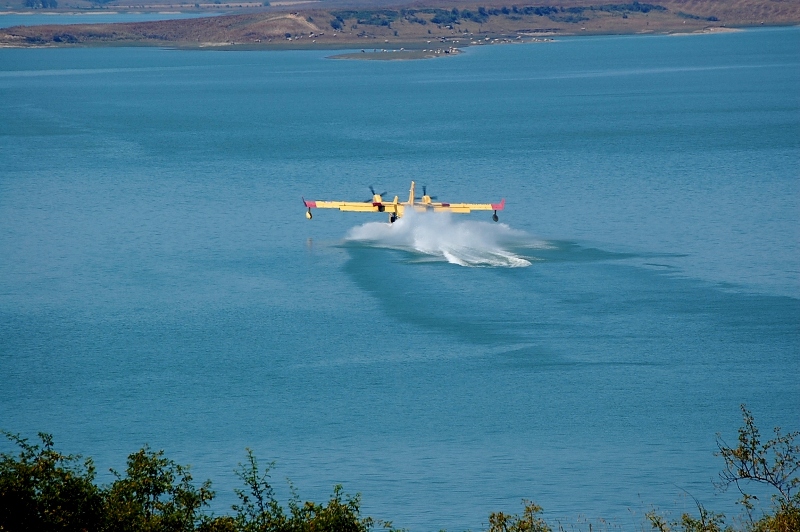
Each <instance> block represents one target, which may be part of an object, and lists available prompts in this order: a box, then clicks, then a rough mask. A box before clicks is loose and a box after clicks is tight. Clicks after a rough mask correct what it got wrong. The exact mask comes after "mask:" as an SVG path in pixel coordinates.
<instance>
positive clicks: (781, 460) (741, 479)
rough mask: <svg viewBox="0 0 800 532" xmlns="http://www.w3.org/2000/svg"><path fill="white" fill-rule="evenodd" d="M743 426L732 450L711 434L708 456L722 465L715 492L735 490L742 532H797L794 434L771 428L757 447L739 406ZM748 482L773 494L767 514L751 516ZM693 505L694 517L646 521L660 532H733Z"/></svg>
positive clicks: (653, 515)
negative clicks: (771, 433) (742, 513)
mask: <svg viewBox="0 0 800 532" xmlns="http://www.w3.org/2000/svg"><path fill="white" fill-rule="evenodd" d="M741 410H742V420H743V422H744V424H743V425H742V426H741V427H739V438H738V442H739V443H738V445H737V446H736V447H731V446H729V445H728V444H727V443H725V440H723V439H722V437H721V436H720V435H719V434H717V449H718V451H717V452H716V453H714V454H715V455H716V456H721V457H722V459H723V460H724V461H725V469H723V471H722V472H721V473H720V482H718V483H717V484H716V486H717V488H719V489H721V490H726V489H727V488H728V487H729V486H730V485H731V484H733V485H735V486H736V487H737V489H738V490H739V493H740V494H741V499H740V500H739V504H741V505H742V506H743V507H744V509H745V511H746V513H747V522H746V523H745V528H744V529H743V530H745V531H748V532H797V531H799V530H800V492H799V491H798V488H800V477H799V476H798V472H800V445H797V444H796V443H795V440H796V439H797V437H798V436H800V432H797V431H795V432H790V433H788V434H782V432H781V428H780V427H775V429H774V432H775V437H774V438H772V439H771V440H768V441H767V442H765V443H761V434H760V432H759V430H758V427H757V426H756V424H755V420H754V418H753V414H752V413H750V411H749V410H747V407H745V405H741ZM748 483H757V484H762V485H766V486H769V487H771V488H773V489H774V490H775V492H776V493H774V494H773V508H772V510H773V512H774V513H773V514H764V515H762V516H760V517H758V518H756V517H755V515H754V511H755V504H754V502H753V501H756V500H757V497H756V496H755V495H752V494H750V493H748V492H747V491H745V488H746V485H747V484H748ZM695 504H696V505H697V509H698V511H699V517H693V516H691V515H689V514H683V515H682V516H681V518H680V520H678V521H672V522H669V521H667V519H666V518H665V517H664V516H663V515H661V514H659V513H657V512H656V511H652V512H649V513H648V514H647V516H646V517H647V519H648V520H649V521H650V524H651V526H652V527H653V529H655V530H659V531H660V532H672V531H676V532H677V531H680V532H722V531H730V530H733V528H732V527H731V526H730V525H728V526H726V525H725V515H724V514H716V513H713V512H709V511H707V510H706V509H705V508H704V507H703V505H702V504H700V502H699V501H697V499H695Z"/></svg>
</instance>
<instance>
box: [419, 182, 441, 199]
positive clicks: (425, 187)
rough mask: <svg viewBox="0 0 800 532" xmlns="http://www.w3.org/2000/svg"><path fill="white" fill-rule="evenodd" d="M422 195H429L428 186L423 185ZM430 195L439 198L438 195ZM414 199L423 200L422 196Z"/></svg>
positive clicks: (432, 197)
mask: <svg viewBox="0 0 800 532" xmlns="http://www.w3.org/2000/svg"><path fill="white" fill-rule="evenodd" d="M422 195H423V196H428V187H427V186H425V185H422ZM428 197H429V198H431V199H432V200H435V199H438V196H428ZM414 199H415V200H421V199H422V198H414Z"/></svg>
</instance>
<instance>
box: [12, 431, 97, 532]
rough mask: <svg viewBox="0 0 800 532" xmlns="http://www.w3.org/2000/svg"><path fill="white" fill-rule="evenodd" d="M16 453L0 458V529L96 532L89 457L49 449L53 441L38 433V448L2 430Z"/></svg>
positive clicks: (92, 467)
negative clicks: (82, 457) (14, 445)
mask: <svg viewBox="0 0 800 532" xmlns="http://www.w3.org/2000/svg"><path fill="white" fill-rule="evenodd" d="M3 435H5V436H6V438H8V439H9V440H10V441H12V442H14V443H15V444H16V445H17V447H18V448H19V454H18V455H16V456H14V455H13V454H11V453H3V454H0V530H14V531H28V530H31V531H34V530H64V531H71V530H75V531H78V530H96V529H98V528H99V527H100V524H101V520H100V515H101V513H102V511H101V509H102V493H101V492H100V490H99V489H98V488H97V487H96V486H95V484H94V478H95V470H94V466H93V465H92V461H91V459H86V460H85V461H83V462H81V460H80V456H73V455H64V454H61V453H59V452H58V451H56V450H54V449H53V437H52V436H51V435H49V434H44V433H39V439H40V440H41V445H39V444H31V443H28V440H27V439H24V438H21V437H20V436H19V435H15V434H11V433H8V432H3Z"/></svg>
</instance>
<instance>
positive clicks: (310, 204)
mask: <svg viewBox="0 0 800 532" xmlns="http://www.w3.org/2000/svg"><path fill="white" fill-rule="evenodd" d="M301 197H302V196H301ZM303 205H305V206H306V207H308V208H309V209H316V208H317V202H316V201H308V200H307V199H305V198H303Z"/></svg>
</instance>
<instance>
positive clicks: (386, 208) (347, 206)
mask: <svg viewBox="0 0 800 532" xmlns="http://www.w3.org/2000/svg"><path fill="white" fill-rule="evenodd" d="M303 204H305V206H306V207H308V208H309V209H339V210H340V211H351V212H396V211H397V204H396V203H383V202H381V203H369V202H367V203H364V202H362V201H312V200H307V199H305V198H304V199H303Z"/></svg>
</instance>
